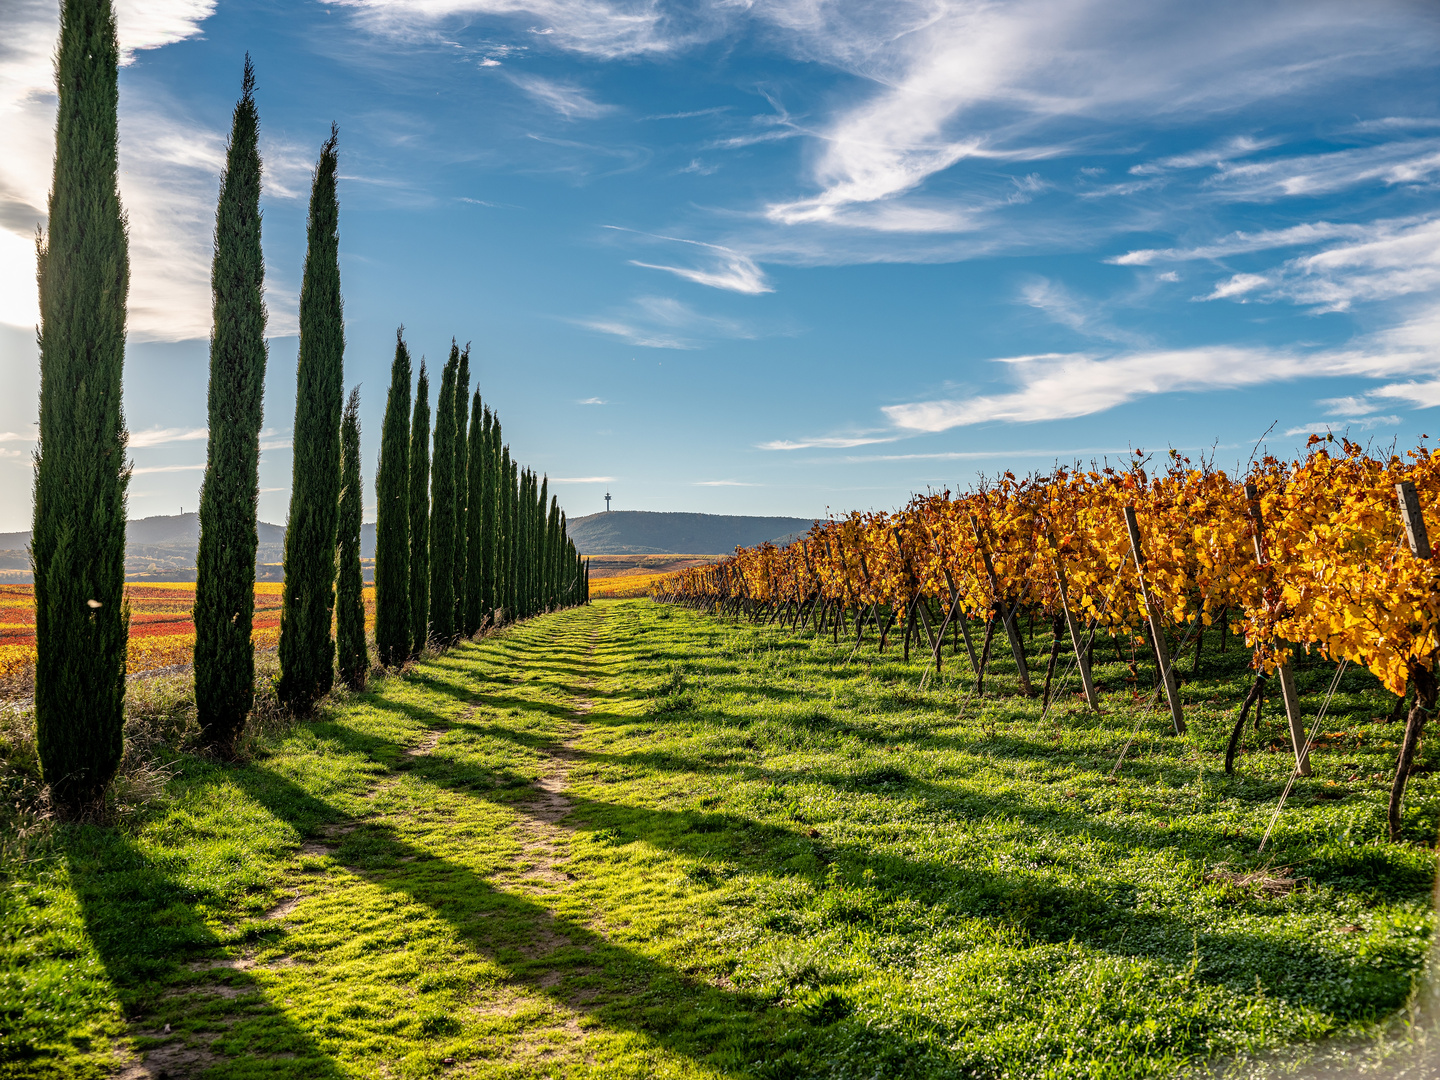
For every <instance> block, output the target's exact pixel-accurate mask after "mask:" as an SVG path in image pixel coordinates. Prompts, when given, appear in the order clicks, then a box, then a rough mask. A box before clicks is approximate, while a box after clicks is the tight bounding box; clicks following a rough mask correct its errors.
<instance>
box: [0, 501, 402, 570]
mask: <svg viewBox="0 0 1440 1080" xmlns="http://www.w3.org/2000/svg"><path fill="white" fill-rule="evenodd" d="M258 532H259V538H260V547H259V550H257V551H256V553H255V564H256V566H257V567H258V568H259V569H258V576H259V578H260V580H262V581H280V580H281V575H280V567H279V565H278V564H279V563H280V561H281V560H282V559H283V558H284V554H285V526H283V525H271V524H270V523H269V522H268V521H262V522H260V523H259V529H258ZM199 545H200V516H199V515H198V514H194V513H191V514H162V515H159V516H157V517H147V518H140V519H138V520H135V521H130V522H127V523H126V526H125V577H126V578H127V579H129V580H132V581H194V580H195V556H196V551H197V549H198V548H199ZM29 546H30V533H29V531H26V532H12V533H0V580H5V581H12V582H15V581H18V582H26V581H29V580H30V555H29V552H28V551H27V550H26V549H27V548H28V547H29ZM360 557H361V558H362V559H367V560H368V559H373V558H374V557H375V526H374V524H373V523H372V524H368V525H362V526H361V527H360ZM371 573H372V571H371V568H370V567H369V566H368V565H367V566H366V567H365V579H366V580H367V581H368V580H370V577H371Z"/></svg>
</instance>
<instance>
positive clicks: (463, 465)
mask: <svg viewBox="0 0 1440 1080" xmlns="http://www.w3.org/2000/svg"><path fill="white" fill-rule="evenodd" d="M469 415H470V345H469V343H468V342H467V343H466V345H465V348H464V350H463V351H462V352H461V353H460V367H459V369H458V370H457V371H456V372H455V546H454V552H455V555H454V559H455V561H454V564H453V565H452V567H451V574H450V580H451V592H452V593H453V595H454V597H455V614H454V616H453V618H452V619H451V625H452V626H453V627H454V631H455V637H457V638H458V637H460V636H461V635H462V634H464V633H465V580H466V578H465V573H466V559H467V558H468V554H469V548H470V543H469V528H470V451H469V446H468V443H469V439H468V436H467V432H468V430H469V429H468V427H467V424H466V420H467V418H468V417H469Z"/></svg>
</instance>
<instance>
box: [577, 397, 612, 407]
mask: <svg viewBox="0 0 1440 1080" xmlns="http://www.w3.org/2000/svg"><path fill="white" fill-rule="evenodd" d="M575 404H576V405H609V404H610V403H609V402H608V401H606V400H605V399H604V398H598V397H587V398H581V399H580V400H579V401H577V402H575Z"/></svg>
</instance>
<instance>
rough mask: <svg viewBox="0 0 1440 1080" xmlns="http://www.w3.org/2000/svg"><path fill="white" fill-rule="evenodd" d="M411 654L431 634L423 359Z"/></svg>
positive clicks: (415, 436)
mask: <svg viewBox="0 0 1440 1080" xmlns="http://www.w3.org/2000/svg"><path fill="white" fill-rule="evenodd" d="M409 498H410V655H412V656H419V655H420V652H421V650H423V649H424V648H425V642H426V641H427V640H429V636H430V377H429V376H428V375H427V374H426V373H425V360H424V358H423V357H422V358H421V360H420V377H419V378H418V379H416V380H415V413H414V417H413V418H412V420H411V422H410V494H409Z"/></svg>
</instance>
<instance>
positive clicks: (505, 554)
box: [496, 424, 515, 622]
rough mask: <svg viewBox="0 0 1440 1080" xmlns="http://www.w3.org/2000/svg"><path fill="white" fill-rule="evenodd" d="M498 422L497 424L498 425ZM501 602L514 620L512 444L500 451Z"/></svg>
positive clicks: (509, 616) (510, 618) (513, 478)
mask: <svg viewBox="0 0 1440 1080" xmlns="http://www.w3.org/2000/svg"><path fill="white" fill-rule="evenodd" d="M496 426H497V427H498V426H499V425H498V424H497V425H496ZM499 503H500V530H501V531H500V538H499V548H500V570H501V574H500V586H499V588H500V606H501V607H502V608H504V609H505V621H506V622H514V621H515V463H514V462H513V461H511V460H510V447H508V446H505V447H502V448H501V451H500V485H499Z"/></svg>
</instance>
